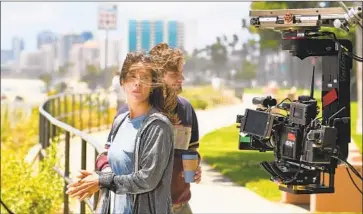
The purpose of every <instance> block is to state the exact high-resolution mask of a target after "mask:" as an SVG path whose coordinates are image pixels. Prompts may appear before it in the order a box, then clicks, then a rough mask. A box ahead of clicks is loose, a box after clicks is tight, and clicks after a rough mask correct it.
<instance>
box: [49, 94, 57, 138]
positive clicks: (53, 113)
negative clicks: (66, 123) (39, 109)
mask: <svg viewBox="0 0 363 214" xmlns="http://www.w3.org/2000/svg"><path fill="white" fill-rule="evenodd" d="M50 103H51V104H52V105H51V106H52V116H53V117H55V107H56V106H55V100H51V101H50ZM51 130H52V133H51V136H52V140H54V138H55V137H56V135H57V126H55V125H53V124H52V125H51Z"/></svg>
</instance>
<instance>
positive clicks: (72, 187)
mask: <svg viewBox="0 0 363 214" xmlns="http://www.w3.org/2000/svg"><path fill="white" fill-rule="evenodd" d="M77 178H80V180H79V181H78V182H75V183H72V184H69V185H68V186H67V187H68V190H67V192H66V193H67V194H69V196H70V197H71V198H74V197H78V199H79V200H84V199H86V198H88V197H90V196H92V195H93V194H94V193H95V192H97V191H98V190H99V181H98V178H99V176H98V175H97V174H96V173H95V172H89V171H86V170H81V174H80V175H78V176H77Z"/></svg>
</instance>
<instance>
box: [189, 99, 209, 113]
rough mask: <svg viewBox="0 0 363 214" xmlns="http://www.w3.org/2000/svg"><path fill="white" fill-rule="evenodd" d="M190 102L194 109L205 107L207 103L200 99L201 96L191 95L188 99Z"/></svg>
mask: <svg viewBox="0 0 363 214" xmlns="http://www.w3.org/2000/svg"><path fill="white" fill-rule="evenodd" d="M189 101H190V104H191V105H192V106H193V107H194V108H195V109H203V110H204V109H206V108H207V107H208V103H207V102H206V101H205V100H202V99H201V98H197V97H193V98H191V99H190V100H189Z"/></svg>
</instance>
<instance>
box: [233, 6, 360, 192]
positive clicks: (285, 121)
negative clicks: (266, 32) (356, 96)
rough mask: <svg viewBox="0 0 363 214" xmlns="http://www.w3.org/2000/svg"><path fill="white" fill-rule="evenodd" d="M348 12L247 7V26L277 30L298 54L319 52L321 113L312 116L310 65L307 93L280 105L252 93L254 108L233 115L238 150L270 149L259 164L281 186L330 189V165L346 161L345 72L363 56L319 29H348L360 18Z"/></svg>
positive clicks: (347, 106)
mask: <svg viewBox="0 0 363 214" xmlns="http://www.w3.org/2000/svg"><path fill="white" fill-rule="evenodd" d="M350 11H351V13H350V14H351V16H348V15H346V14H345V10H343V9H342V8H321V9H295V10H289V9H287V10H268V11H250V16H252V18H251V25H253V26H255V27H257V28H267V29H274V30H278V31H280V32H281V33H282V41H281V45H282V49H283V50H288V51H290V53H291V54H292V55H293V56H296V57H298V58H300V59H304V58H306V57H309V56H321V57H322V93H321V101H322V103H321V107H322V116H321V117H317V116H318V115H319V111H320V107H319V105H320V104H319V103H318V101H317V100H316V99H315V98H314V97H313V92H314V69H313V74H312V83H311V91H310V96H309V95H302V96H299V97H298V99H297V100H289V101H290V102H287V100H288V99H287V98H286V99H285V100H283V101H282V102H280V103H279V104H277V101H276V99H274V98H272V97H271V96H267V97H256V98H254V99H253V100H252V102H253V104H255V105H259V107H258V108H257V109H246V110H245V114H244V115H237V123H239V124H240V126H239V128H240V137H239V149H240V150H258V151H261V152H266V151H273V153H274V157H275V158H274V160H273V161H270V162H268V161H264V162H262V163H261V166H262V167H263V169H264V170H265V171H266V172H267V173H268V174H269V175H270V176H271V180H272V181H274V182H276V183H277V184H278V185H279V189H280V190H282V191H286V192H290V193H294V194H316V193H333V192H334V174H335V169H336V167H337V165H338V164H340V163H341V162H344V163H347V162H346V159H347V157H348V144H349V142H350V119H349V117H350V91H349V85H350V71H351V68H352V60H353V59H355V60H359V61H361V60H362V59H361V57H358V56H356V55H354V54H353V53H352V43H351V42H350V41H349V40H343V39H339V40H338V39H336V37H335V35H334V34H333V33H331V32H322V31H319V29H320V27H321V26H331V25H334V26H335V27H339V28H343V27H344V28H343V29H344V30H346V29H349V28H348V26H349V24H352V23H353V22H354V23H357V20H358V21H359V19H357V15H358V14H361V11H362V10H361V8H356V9H354V10H352V9H351V10H350ZM348 12H349V11H348ZM349 17H352V18H349ZM337 20H338V21H337ZM352 20H354V21H352ZM338 22H339V23H341V24H340V25H339V26H338V25H337V24H336V23H338ZM342 23H343V24H342ZM322 37H330V38H328V39H326V38H322ZM276 110H278V111H279V112H276ZM347 164H349V163H347ZM349 165H350V164H349ZM352 170H353V172H354V168H353V169H352ZM325 173H328V174H329V184H325V181H324V174H325ZM355 174H356V175H357V176H359V177H360V178H361V179H362V176H361V175H359V173H356V172H355Z"/></svg>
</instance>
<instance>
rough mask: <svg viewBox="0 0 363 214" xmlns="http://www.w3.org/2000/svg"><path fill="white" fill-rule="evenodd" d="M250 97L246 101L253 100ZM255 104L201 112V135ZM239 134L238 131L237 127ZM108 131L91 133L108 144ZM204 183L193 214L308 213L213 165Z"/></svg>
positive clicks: (197, 189) (195, 191)
mask: <svg viewBox="0 0 363 214" xmlns="http://www.w3.org/2000/svg"><path fill="white" fill-rule="evenodd" d="M252 97H253V96H252V95H246V96H245V98H244V100H246V101H249V100H252ZM246 107H252V103H246V102H245V103H244V104H239V105H233V106H227V107H220V108H215V109H211V110H206V111H197V112H196V113H197V117H198V121H199V135H200V138H202V137H203V135H205V134H206V133H208V132H211V131H213V130H215V129H218V128H221V127H224V126H229V125H231V124H233V123H234V122H235V121H236V115H237V114H243V113H244V109H245V108H246ZM236 131H238V129H237V128H236ZM107 134H108V132H107V131H106V132H98V133H94V134H91V135H92V136H93V137H94V138H95V140H97V141H98V142H100V143H104V142H105V140H106V138H107ZM201 167H202V173H203V174H202V182H201V183H199V184H191V189H192V199H191V201H190V205H191V207H192V210H193V213H307V212H308V210H306V209H303V208H300V207H298V206H294V205H290V204H283V203H275V202H270V201H268V200H266V199H264V198H262V197H261V196H259V195H257V194H256V193H254V192H252V191H250V190H248V189H247V188H245V187H242V186H238V185H236V184H234V183H233V182H231V181H229V179H228V178H226V177H224V176H223V175H222V174H220V173H219V172H217V171H215V170H213V168H212V167H211V166H209V165H208V164H206V163H205V162H203V161H202V163H201Z"/></svg>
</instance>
